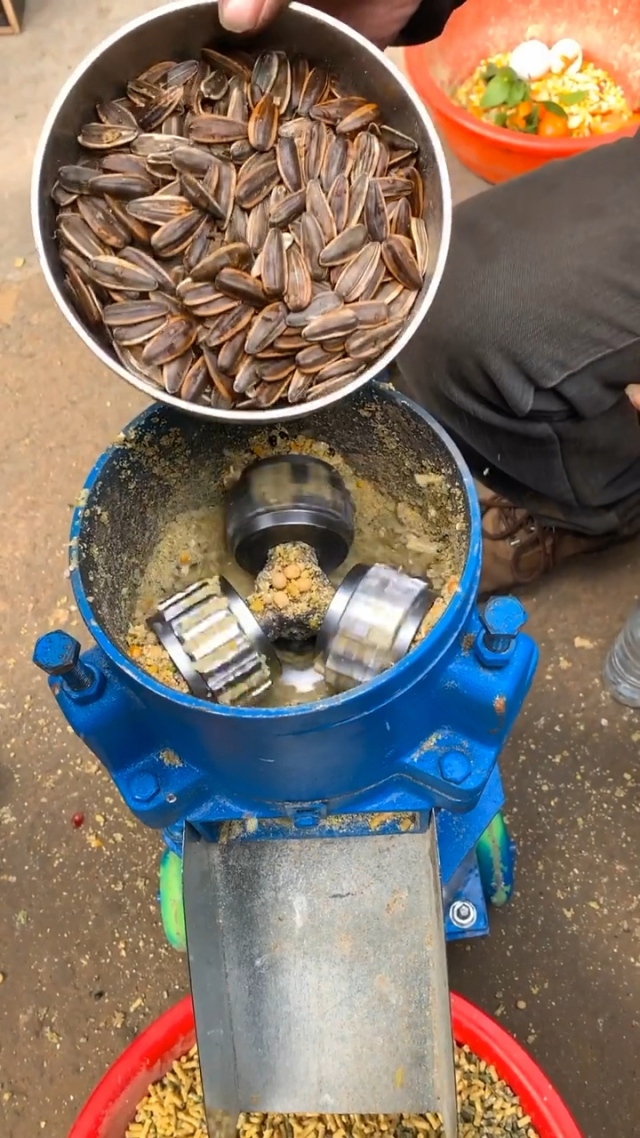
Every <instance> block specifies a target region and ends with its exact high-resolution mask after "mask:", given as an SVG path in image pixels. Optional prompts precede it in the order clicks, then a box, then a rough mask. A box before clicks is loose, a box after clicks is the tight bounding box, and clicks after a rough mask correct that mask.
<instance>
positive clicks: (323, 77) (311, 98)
mask: <svg viewBox="0 0 640 1138" xmlns="http://www.w3.org/2000/svg"><path fill="white" fill-rule="evenodd" d="M328 87H329V76H328V74H327V72H326V71H325V70H324V68H322V67H312V69H311V70H310V71H309V73H308V75H307V77H306V79H305V82H304V85H303V87H302V91H301V93H300V99H299V100H298V113H299V114H301V115H308V114H309V112H310V110H311V108H312V107H313V106H315V105H316V103H321V102H322V100H323V98H324V96H325V93H326V91H327V88H328Z"/></svg>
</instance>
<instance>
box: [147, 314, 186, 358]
mask: <svg viewBox="0 0 640 1138" xmlns="http://www.w3.org/2000/svg"><path fill="white" fill-rule="evenodd" d="M197 330H198V329H197V325H196V323H195V321H194V320H191V318H190V317H188V316H171V317H170V318H169V320H167V322H166V323H165V325H164V327H163V328H161V329H160V331H159V332H157V333H156V335H155V336H154V337H153V339H151V340H149V342H148V344H146V346H145V348H144V351H143V353H142V362H143V363H145V364H152V365H153V366H155V367H161V366H162V365H163V364H166V363H169V362H170V361H171V360H174V359H176V357H177V356H181V355H183V354H184V352H186V351H187V349H188V348H190V347H191V346H192V344H193V343H194V342H195V338H196V333H197Z"/></svg>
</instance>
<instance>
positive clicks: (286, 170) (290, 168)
mask: <svg viewBox="0 0 640 1138" xmlns="http://www.w3.org/2000/svg"><path fill="white" fill-rule="evenodd" d="M276 162H277V164H278V171H279V173H280V177H281V178H282V181H283V182H284V184H285V186H286V187H287V189H288V190H290V192H291V193H295V191H296V190H299V189H300V188H301V186H302V171H301V169H300V156H299V154H298V147H297V146H296V142H295V139H293V138H286V137H285V138H279V139H278V144H277V147H276Z"/></svg>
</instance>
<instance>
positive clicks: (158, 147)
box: [131, 134, 186, 158]
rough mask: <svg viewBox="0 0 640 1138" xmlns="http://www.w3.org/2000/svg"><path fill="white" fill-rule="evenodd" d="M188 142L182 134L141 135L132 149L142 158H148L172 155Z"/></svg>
mask: <svg viewBox="0 0 640 1138" xmlns="http://www.w3.org/2000/svg"><path fill="white" fill-rule="evenodd" d="M185 145H186V141H185V139H184V138H183V137H182V135H180V134H139V135H138V137H137V138H136V139H135V141H134V142H132V143H131V149H132V151H133V153H134V154H138V155H140V157H141V158H148V157H149V155H150V154H156V155H160V154H166V155H170V154H172V153H173V151H174V150H177V148H178V147H179V146H185Z"/></svg>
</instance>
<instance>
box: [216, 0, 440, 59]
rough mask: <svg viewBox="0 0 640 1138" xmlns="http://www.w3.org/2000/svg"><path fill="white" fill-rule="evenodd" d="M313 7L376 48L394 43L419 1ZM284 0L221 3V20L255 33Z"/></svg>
mask: <svg viewBox="0 0 640 1138" xmlns="http://www.w3.org/2000/svg"><path fill="white" fill-rule="evenodd" d="M311 2H312V6H313V7H314V8H319V9H321V11H323V12H327V13H328V15H330V16H335V17H336V19H338V20H343V21H344V23H345V24H349V25H350V26H351V27H352V28H354V29H355V30H356V31H357V32H360V34H361V35H363V36H366V38H367V39H369V40H371V42H372V43H374V44H375V45H376V47H379V48H382V49H384V48H385V47H387V46H388V45H389V44H390V43H393V42H394V41H395V39H396V37H397V36H398V34H399V32H400V31H401V30H402V28H404V26H405V24H407V22H408V21H409V20H410V19H411V17H412V16H413V14H414V12H415V11H416V9H417V8H418V7H419V6H420V0H396V2H395V4H394V3H393V0H319V2H318V3H314V2H313V0H311ZM286 4H287V0H220V3H219V8H220V20H221V23H222V25H223V27H225V28H227V30H228V31H230V32H257V31H259V30H260V29H261V28H263V27H264V26H265V25H266V24H268V23H269V22H270V21H271V20H273V19H274V18H275V16H277V14H278V12H279V11H280V10H281V9H282V8H284V7H286Z"/></svg>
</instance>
